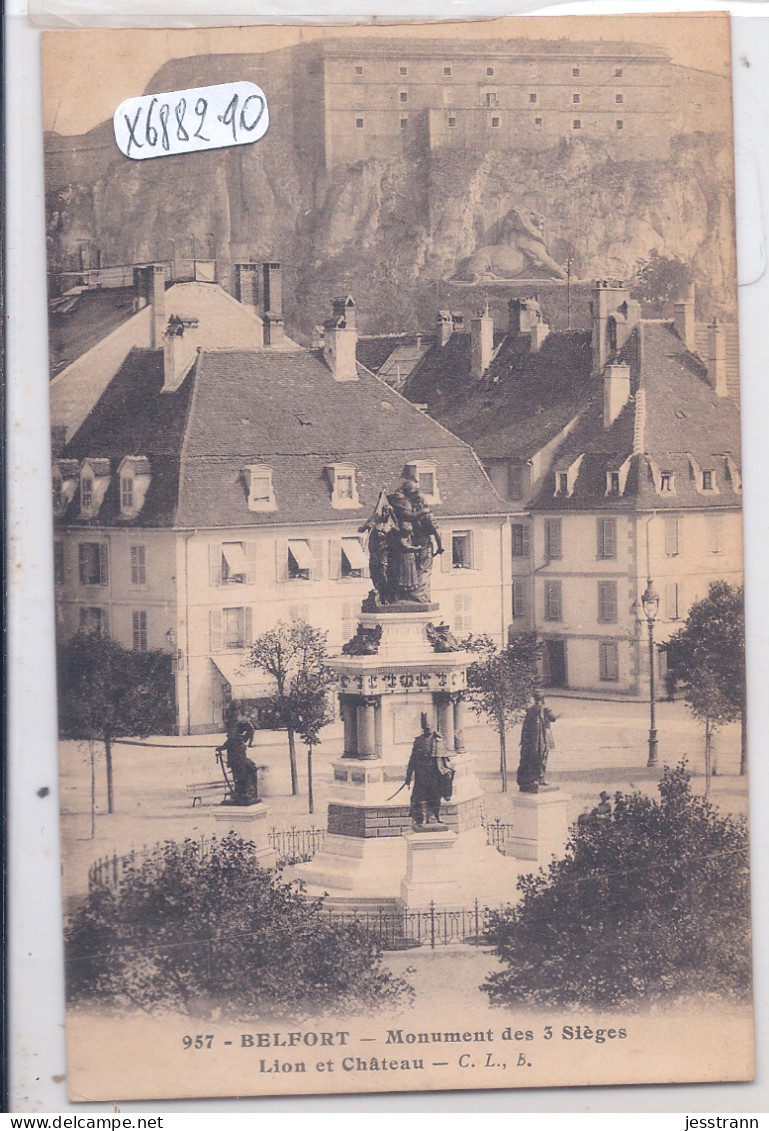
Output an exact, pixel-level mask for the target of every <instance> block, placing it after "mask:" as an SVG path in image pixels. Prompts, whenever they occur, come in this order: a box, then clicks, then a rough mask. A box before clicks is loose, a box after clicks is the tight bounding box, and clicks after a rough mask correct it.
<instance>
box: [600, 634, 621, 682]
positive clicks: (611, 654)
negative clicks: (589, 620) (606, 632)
mask: <svg viewBox="0 0 769 1131" xmlns="http://www.w3.org/2000/svg"><path fill="white" fill-rule="evenodd" d="M598 668H599V676H600V679H601V680H602V681H603V682H604V683H616V682H617V680H618V679H619V648H618V647H617V644H616V642H615V641H614V640H605V641H604V640H602V641H601V642H600V644H599V645H598Z"/></svg>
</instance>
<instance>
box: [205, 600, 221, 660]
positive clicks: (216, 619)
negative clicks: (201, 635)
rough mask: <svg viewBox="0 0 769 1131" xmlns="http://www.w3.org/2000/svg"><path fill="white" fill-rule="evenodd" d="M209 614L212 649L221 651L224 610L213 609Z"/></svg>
mask: <svg viewBox="0 0 769 1131" xmlns="http://www.w3.org/2000/svg"><path fill="white" fill-rule="evenodd" d="M208 616H209V625H210V629H211V651H212V652H221V650H222V610H221V609H211V611H210V613H209V614H208Z"/></svg>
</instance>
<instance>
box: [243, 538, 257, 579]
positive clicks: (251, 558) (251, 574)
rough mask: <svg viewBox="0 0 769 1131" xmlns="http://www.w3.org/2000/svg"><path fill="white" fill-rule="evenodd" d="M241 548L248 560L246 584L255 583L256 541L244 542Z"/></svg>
mask: <svg viewBox="0 0 769 1131" xmlns="http://www.w3.org/2000/svg"><path fill="white" fill-rule="evenodd" d="M243 549H244V552H245V555H246V561H247V562H248V570H247V571H246V584H247V585H255V584H256V542H244V543H243Z"/></svg>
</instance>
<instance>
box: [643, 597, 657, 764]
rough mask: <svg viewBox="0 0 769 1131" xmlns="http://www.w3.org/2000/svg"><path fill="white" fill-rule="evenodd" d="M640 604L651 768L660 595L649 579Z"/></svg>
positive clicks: (654, 753)
mask: <svg viewBox="0 0 769 1131" xmlns="http://www.w3.org/2000/svg"><path fill="white" fill-rule="evenodd" d="M641 604H642V605H643V611H644V616H645V617H646V623H647V624H648V626H649V760H648V761H647V763H646V765H647V766H648V767H652V766H656V765H657V722H656V718H655V713H654V710H655V701H654V621H655V619H656V617H657V610H658V609H659V607H660V595H659V593H658V592H657V590H656V589H655V588H654V586H653V584H652V579H651V578H649V579H648V581H647V582H646V589H645V590H644V592H643V593H642V594H641Z"/></svg>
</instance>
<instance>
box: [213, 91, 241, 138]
mask: <svg viewBox="0 0 769 1131" xmlns="http://www.w3.org/2000/svg"><path fill="white" fill-rule="evenodd" d="M237 112H238V96H237V94H233V96H232V98H231V99H230V104H229V106H228V107H227V109H226V110H225V111H224V113H223V114H219V115H217V116H218V118H219V121H220V122H221V123H222V125H223V126H232V140H233V141H237V140H238V127H237V124H236V121H235V115H236V114H237Z"/></svg>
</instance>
